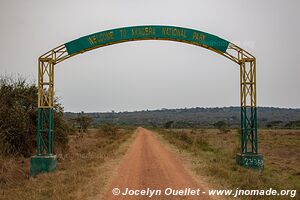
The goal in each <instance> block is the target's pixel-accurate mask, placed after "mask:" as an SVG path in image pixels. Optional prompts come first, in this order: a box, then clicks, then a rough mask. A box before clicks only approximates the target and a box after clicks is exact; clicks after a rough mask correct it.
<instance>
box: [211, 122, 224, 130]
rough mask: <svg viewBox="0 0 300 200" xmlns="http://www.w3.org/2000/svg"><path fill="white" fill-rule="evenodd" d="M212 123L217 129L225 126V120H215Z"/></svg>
mask: <svg viewBox="0 0 300 200" xmlns="http://www.w3.org/2000/svg"><path fill="white" fill-rule="evenodd" d="M213 125H214V127H216V128H218V129H220V128H224V127H226V126H227V124H226V122H224V121H217V122H216V123H214V124H213Z"/></svg>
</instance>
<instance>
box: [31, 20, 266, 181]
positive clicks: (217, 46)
mask: <svg viewBox="0 0 300 200" xmlns="http://www.w3.org/2000/svg"><path fill="white" fill-rule="evenodd" d="M136 40H170V41H175V42H183V43H188V44H192V45H196V46H200V47H203V48H206V49H209V50H211V51H213V52H215V53H217V54H219V55H222V56H224V57H226V58H228V59H230V60H231V61H233V62H235V63H236V64H238V65H239V67H240V107H241V125H240V126H241V135H240V136H241V137H240V140H241V152H240V153H239V154H237V157H236V161H237V163H238V164H240V165H242V166H245V167H250V168H255V169H262V168H263V157H262V155H260V154H259V153H258V137H257V110H256V59H255V57H254V56H253V55H251V54H250V53H249V52H247V51H245V50H244V49H242V48H240V47H238V46H237V45H235V44H233V43H231V42H229V41H227V40H224V39H222V38H220V37H217V36H215V35H212V34H209V33H206V32H202V31H198V30H194V29H188V28H183V27H175V26H161V25H145V26H132V27H123V28H117V29H111V30H106V31H102V32H98V33H93V34H90V35H87V36H83V37H80V38H78V39H75V40H72V41H70V42H67V43H65V44H62V45H60V46H58V47H56V48H54V49H52V50H50V51H48V52H47V53H45V54H43V55H42V56H40V57H39V58H38V137H37V138H38V139H37V152H36V155H34V156H32V158H31V164H30V174H31V175H35V174H38V173H41V172H48V171H53V170H55V168H56V156H55V155H54V152H53V136H54V131H53V130H54V112H53V107H54V70H55V65H56V64H58V63H60V62H62V61H64V60H66V59H69V58H71V57H73V56H76V55H79V54H82V53H84V52H87V51H91V50H93V49H97V48H100V47H104V46H109V45H113V44H118V43H123V42H129V41H136Z"/></svg>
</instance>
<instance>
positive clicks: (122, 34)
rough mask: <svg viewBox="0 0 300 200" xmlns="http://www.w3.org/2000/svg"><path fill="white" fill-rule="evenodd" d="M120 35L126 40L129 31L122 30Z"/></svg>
mask: <svg viewBox="0 0 300 200" xmlns="http://www.w3.org/2000/svg"><path fill="white" fill-rule="evenodd" d="M120 35H121V38H122V39H123V38H125V37H126V35H127V31H126V30H125V29H121V30H120Z"/></svg>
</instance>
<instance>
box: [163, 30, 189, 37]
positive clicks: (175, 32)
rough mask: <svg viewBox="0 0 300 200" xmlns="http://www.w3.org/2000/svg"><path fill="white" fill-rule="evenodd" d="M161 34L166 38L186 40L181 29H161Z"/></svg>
mask: <svg viewBox="0 0 300 200" xmlns="http://www.w3.org/2000/svg"><path fill="white" fill-rule="evenodd" d="M162 34H163V35H166V36H173V37H182V38H186V37H187V36H186V30H184V29H181V28H162Z"/></svg>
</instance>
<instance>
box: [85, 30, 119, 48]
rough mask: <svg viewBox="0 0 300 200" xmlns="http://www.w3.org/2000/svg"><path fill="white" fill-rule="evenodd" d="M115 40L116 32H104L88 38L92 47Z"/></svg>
mask: <svg viewBox="0 0 300 200" xmlns="http://www.w3.org/2000/svg"><path fill="white" fill-rule="evenodd" d="M112 39H114V32H113V31H110V32H104V33H98V34H96V35H93V36H90V37H89V38H88V41H89V43H90V44H91V45H97V43H100V42H104V41H108V40H112Z"/></svg>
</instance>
